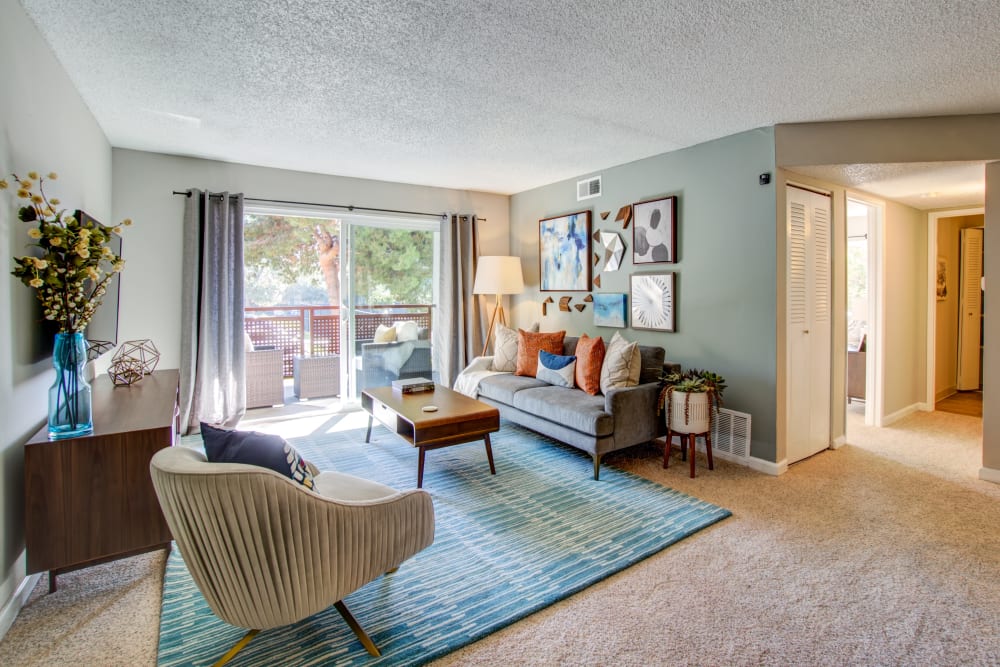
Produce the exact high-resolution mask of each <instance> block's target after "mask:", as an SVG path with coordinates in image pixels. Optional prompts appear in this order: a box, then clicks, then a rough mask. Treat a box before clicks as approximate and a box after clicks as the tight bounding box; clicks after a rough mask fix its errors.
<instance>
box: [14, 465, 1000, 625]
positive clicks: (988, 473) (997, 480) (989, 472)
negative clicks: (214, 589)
mask: <svg viewBox="0 0 1000 667" xmlns="http://www.w3.org/2000/svg"><path fill="white" fill-rule="evenodd" d="M979 479H982V480H986V481H987V482H993V483H994V484H1000V470H994V469H993V468H980V469H979ZM0 636H2V635H0Z"/></svg>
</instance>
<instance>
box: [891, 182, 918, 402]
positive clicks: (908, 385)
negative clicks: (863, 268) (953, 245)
mask: <svg viewBox="0 0 1000 667" xmlns="http://www.w3.org/2000/svg"><path fill="white" fill-rule="evenodd" d="M882 251H883V252H882V257H883V262H884V263H883V274H884V276H885V303H884V311H883V312H884V313H885V318H884V320H885V321H884V329H883V335H884V336H885V374H884V375H883V380H884V382H883V385H884V387H885V394H884V403H883V410H884V413H885V415H886V416H888V417H892V415H894V414H897V413H900V412H901V411H904V410H912V409H915V407H917V406H919V405H920V404H923V403H924V401H925V399H926V398H927V214H926V213H925V212H923V211H918V210H916V209H914V208H910V207H909V206H904V205H903V204H898V203H896V202H885V238H884V240H883V243H882Z"/></svg>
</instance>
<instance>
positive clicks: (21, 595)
mask: <svg viewBox="0 0 1000 667" xmlns="http://www.w3.org/2000/svg"><path fill="white" fill-rule="evenodd" d="M41 578H42V573H41V572H39V573H37V574H30V575H28V576H27V577H25V578H24V579H22V580H21V585H20V586H18V587H17V590H16V591H14V595H12V596H11V598H10V599H9V600H7V604H5V605H4V606H3V609H2V610H0V641H2V640H3V638H4V636H5V635H6V634H7V631H8V630H10V626H12V625H14V619H16V618H17V615H18V614H19V613H20V612H21V607H23V606H24V603H26V602H27V601H28V598H29V597H30V596H31V591H33V590H35V586H36V585H37V584H38V580H39V579H41Z"/></svg>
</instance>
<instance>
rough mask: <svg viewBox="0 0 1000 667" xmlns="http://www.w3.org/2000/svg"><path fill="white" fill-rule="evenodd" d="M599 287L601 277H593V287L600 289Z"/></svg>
mask: <svg viewBox="0 0 1000 667" xmlns="http://www.w3.org/2000/svg"><path fill="white" fill-rule="evenodd" d="M600 286H601V277H600V276H594V287H600Z"/></svg>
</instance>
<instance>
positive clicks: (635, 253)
mask: <svg viewBox="0 0 1000 667" xmlns="http://www.w3.org/2000/svg"><path fill="white" fill-rule="evenodd" d="M632 208H633V209H634V211H635V224H634V225H633V226H632V263H633V264H655V263H660V262H670V263H674V262H676V261H677V252H676V249H677V197H661V198H660V199H651V200H649V201H644V202H639V203H638V204H634V205H633V206H632ZM632 307H633V308H635V303H634V302H633V304H632Z"/></svg>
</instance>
